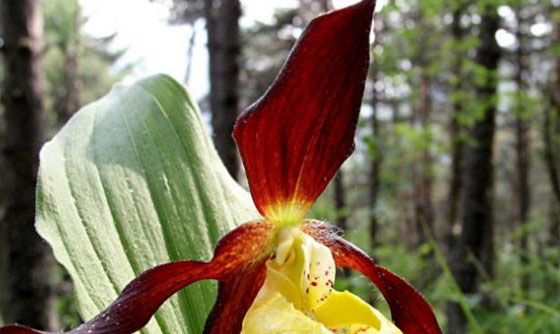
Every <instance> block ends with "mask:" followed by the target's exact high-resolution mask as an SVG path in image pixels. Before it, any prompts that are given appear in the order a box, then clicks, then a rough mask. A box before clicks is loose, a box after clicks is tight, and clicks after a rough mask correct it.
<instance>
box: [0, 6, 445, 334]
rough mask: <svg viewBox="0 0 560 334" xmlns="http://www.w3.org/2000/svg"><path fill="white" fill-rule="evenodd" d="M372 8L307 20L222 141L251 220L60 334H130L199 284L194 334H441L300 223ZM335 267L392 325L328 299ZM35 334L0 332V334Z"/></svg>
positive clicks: (357, 75) (335, 139) (328, 173)
mask: <svg viewBox="0 0 560 334" xmlns="http://www.w3.org/2000/svg"><path fill="white" fill-rule="evenodd" d="M374 6H375V1H373V0H363V1H361V2H359V3H357V4H355V5H353V6H350V7H347V8H344V9H341V10H337V11H334V12H331V13H329V14H326V15H323V16H320V17H318V18H316V19H315V20H313V21H312V22H311V23H310V24H309V26H308V27H307V29H306V30H305V31H304V33H303V34H302V36H301V38H300V39H299V41H298V43H297V44H296V46H295V47H294V49H293V51H292V52H291V54H290V56H289V58H288V60H287V61H286V64H285V65H284V67H283V68H282V70H281V72H280V74H279V76H278V78H277V79H276V80H275V81H274V83H273V84H272V86H271V87H270V89H269V90H268V91H267V92H266V94H265V95H264V96H263V97H262V98H261V99H260V100H258V101H257V102H256V103H255V104H253V105H252V106H250V107H249V108H247V109H246V110H245V111H244V112H243V113H242V114H241V116H240V117H239V119H238V121H237V124H236V126H235V129H234V133H233V135H234V138H235V140H236V142H237V145H238V147H239V151H240V153H241V157H242V159H243V164H244V166H245V170H246V172H247V178H248V182H249V187H250V190H251V194H252V197H253V200H254V203H255V205H256V207H257V209H258V211H259V212H260V214H261V215H262V219H261V220H259V221H254V222H249V223H246V224H243V225H241V226H239V227H238V228H236V229H235V230H233V231H231V232H230V233H228V234H227V235H225V236H224V237H223V238H222V239H221V240H220V241H219V242H218V245H217V247H216V249H215V254H214V257H213V259H212V260H211V261H210V262H199V261H182V262H174V263H168V264H164V265H160V266H157V267H155V268H152V269H150V270H148V271H145V272H144V273H142V274H141V275H140V276H139V277H138V278H136V279H135V280H133V281H132V282H131V283H130V284H129V285H128V286H126V288H125V289H124V290H123V291H122V293H121V295H120V296H119V297H118V299H117V300H115V301H114V302H113V303H112V304H111V305H109V306H108V307H107V308H106V309H105V310H104V311H103V312H101V313H100V314H99V315H97V316H96V317H95V318H93V319H92V320H90V321H88V322H86V323H84V324H83V325H81V326H80V327H78V328H76V329H73V330H71V331H69V332H67V333H69V334H129V333H133V332H135V331H137V330H139V329H141V328H142V327H143V326H144V325H145V324H146V323H147V322H148V320H149V319H150V318H151V317H152V315H153V314H154V313H155V312H156V310H157V309H158V308H159V307H160V305H161V304H162V303H164V302H165V301H166V300H167V299H168V298H169V297H170V296H172V295H173V294H174V293H176V292H177V291H179V290H180V289H182V288H183V287H185V286H187V285H189V284H191V283H194V282H196V281H200V280H206V279H210V280H217V281H218V282H219V288H218V298H217V301H216V303H215V305H214V308H213V310H212V312H211V313H210V315H209V317H208V319H207V322H206V326H205V329H204V333H205V334H228V333H230V334H239V333H242V334H267V333H270V334H272V333H293V334H296V333H306V334H326V333H351V334H357V333H364V334H373V333H383V334H389V333H405V334H438V333H441V330H440V329H439V326H438V323H437V321H436V318H435V316H434V314H433V312H432V309H431V308H430V306H429V305H428V303H427V302H426V301H425V300H424V299H423V297H422V296H421V295H420V294H419V293H418V292H417V291H416V290H415V289H414V288H413V287H411V286H410V285H409V284H408V283H406V282H405V281H404V280H402V279H401V278H399V277H398V276H396V275H395V274H393V273H391V272H389V271H388V270H387V269H385V268H382V267H380V266H378V265H377V264H375V263H374V261H373V260H372V259H371V258H370V257H369V256H368V255H366V254H365V253H364V252H363V251H361V250H360V249H358V248H356V247H355V246H354V245H352V244H351V243H349V242H347V241H345V240H344V239H342V238H341V237H340V236H338V235H337V234H336V233H334V232H333V229H332V228H331V227H329V225H327V224H326V223H322V222H318V221H315V220H310V219H306V218H305V215H306V213H307V211H308V210H309V208H310V207H311V206H312V205H313V203H314V202H315V200H316V199H317V197H318V196H319V195H320V194H321V193H322V192H323V190H324V189H325V187H326V186H327V184H328V183H329V181H330V180H331V179H332V177H333V175H334V174H335V173H336V171H337V170H338V169H339V168H340V166H341V164H342V163H343V161H344V160H345V159H346V158H347V157H348V156H349V155H350V153H351V152H352V151H353V149H354V139H353V138H354V133H355V130H356V124H357V120H358V113H359V109H360V105H361V99H362V94H363V90H364V83H365V80H366V75H367V66H368V62H369V33H370V29H371V21H372V16H373V10H374ZM337 267H344V268H352V269H355V270H357V271H359V272H361V273H362V274H364V275H365V276H367V277H368V278H369V279H370V280H371V281H372V282H373V283H374V284H375V285H376V286H377V287H378V288H379V290H380V292H381V294H382V295H383V296H384V298H385V300H386V301H387V303H388V305H389V308H390V310H391V315H392V318H393V321H394V323H393V322H391V321H389V320H388V319H387V318H385V316H384V315H382V314H381V313H380V312H379V311H378V310H376V309H375V308H373V307H371V306H370V305H368V304H367V303H365V302H364V301H362V300H361V299H360V298H359V297H357V296H355V295H353V294H352V293H350V292H348V291H344V292H339V291H335V290H334V289H333V287H334V281H335V275H336V268H337ZM40 333H44V332H41V331H37V330H34V329H30V328H27V327H23V326H19V325H12V326H7V327H3V328H0V334H40Z"/></svg>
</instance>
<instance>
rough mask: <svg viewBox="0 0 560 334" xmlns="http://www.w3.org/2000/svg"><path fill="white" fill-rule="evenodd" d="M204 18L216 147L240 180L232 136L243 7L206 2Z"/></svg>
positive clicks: (220, 0)
mask: <svg viewBox="0 0 560 334" xmlns="http://www.w3.org/2000/svg"><path fill="white" fill-rule="evenodd" d="M204 14H205V18H206V29H207V31H208V53H209V61H210V109H211V111H212V130H213V133H214V144H215V145H216V149H217V150H218V153H219V155H220V157H221V158H222V161H223V162H224V164H225V166H226V168H227V170H228V171H229V173H230V174H231V175H232V176H233V177H234V178H235V179H237V178H238V175H239V158H238V156H237V148H236V146H235V143H234V141H233V138H232V136H231V134H232V131H233V126H234V125H235V121H236V119H237V114H238V112H239V61H240V59H239V57H240V53H241V44H240V34H239V17H240V16H241V5H240V4H239V0H207V1H205V2H204Z"/></svg>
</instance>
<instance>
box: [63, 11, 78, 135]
mask: <svg viewBox="0 0 560 334" xmlns="http://www.w3.org/2000/svg"><path fill="white" fill-rule="evenodd" d="M73 15H74V29H73V31H72V32H71V37H70V38H69V40H68V41H66V43H65V45H64V60H65V63H64V86H65V94H64V98H63V101H62V103H61V105H60V108H59V109H58V123H59V124H60V125H63V124H64V123H66V121H67V120H68V119H69V118H70V117H72V115H73V114H74V113H75V112H76V111H78V109H79V108H80V75H79V68H80V67H79V55H80V31H81V13H80V7H79V4H78V3H77V2H76V3H75V8H74V13H73Z"/></svg>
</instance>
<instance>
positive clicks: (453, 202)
mask: <svg viewBox="0 0 560 334" xmlns="http://www.w3.org/2000/svg"><path fill="white" fill-rule="evenodd" d="M463 12H464V9H463V7H458V8H457V9H456V10H455V11H453V23H452V24H451V33H452V35H453V40H454V41H455V42H456V43H461V42H462V40H463V37H464V34H465V31H464V29H463V28H462V27H461V16H462V15H463ZM463 57H464V55H463V54H457V55H456V56H455V59H454V62H453V68H452V72H453V75H454V76H455V77H456V81H455V82H454V83H453V87H452V89H453V91H454V92H460V91H463V90H464V88H465V87H464V86H463V80H462V79H461V76H462V72H463V71H462V67H463ZM463 112H464V110H463V101H461V100H460V99H459V98H455V100H454V101H453V114H452V115H451V122H450V126H449V136H450V138H451V180H450V182H449V192H448V194H449V195H448V198H449V206H448V218H447V223H448V225H446V228H447V231H446V234H447V235H446V239H447V244H448V246H449V247H452V245H453V243H454V240H455V236H454V234H453V231H454V227H455V226H456V225H458V224H459V212H460V208H461V205H460V203H461V191H462V188H463V151H464V146H465V145H464V140H463V138H462V137H463V127H462V126H461V124H460V122H459V118H460V117H461V114H462V113H463Z"/></svg>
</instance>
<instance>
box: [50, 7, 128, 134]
mask: <svg viewBox="0 0 560 334" xmlns="http://www.w3.org/2000/svg"><path fill="white" fill-rule="evenodd" d="M42 5H43V15H44V25H45V27H44V31H45V36H44V39H45V51H44V54H43V68H44V71H45V107H46V109H47V112H48V118H49V124H50V126H49V130H50V131H49V132H50V134H52V133H54V131H55V130H56V129H57V128H58V126H59V125H58V124H57V122H56V117H55V115H56V113H57V110H56V109H57V108H60V105H61V104H63V100H64V98H65V94H66V86H67V85H66V83H65V80H68V79H67V78H68V73H67V72H68V63H69V57H70V56H74V57H76V58H77V61H78V64H77V72H78V73H77V76H76V78H75V80H76V81H77V82H76V85H77V86H78V91H79V94H78V101H79V105H78V107H79V106H81V105H85V104H88V103H90V102H93V101H95V100H97V99H98V98H100V97H101V96H103V95H104V94H106V93H107V91H108V90H109V89H110V88H111V86H112V85H113V84H114V83H115V82H116V81H117V80H119V79H121V78H122V77H124V76H125V75H126V74H127V73H128V72H129V68H127V67H125V68H124V69H119V70H116V69H114V68H113V64H114V63H115V62H116V61H117V60H118V59H119V58H120V57H121V56H122V55H123V53H124V52H125V50H112V48H111V46H110V45H111V42H112V41H113V39H114V37H115V36H114V35H110V36H107V37H104V38H93V37H91V36H88V35H86V34H85V33H84V32H83V29H82V26H83V24H84V23H85V20H86V17H84V16H83V14H82V12H81V8H80V4H79V1H78V0H49V1H44V2H42ZM75 111H77V110H75Z"/></svg>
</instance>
